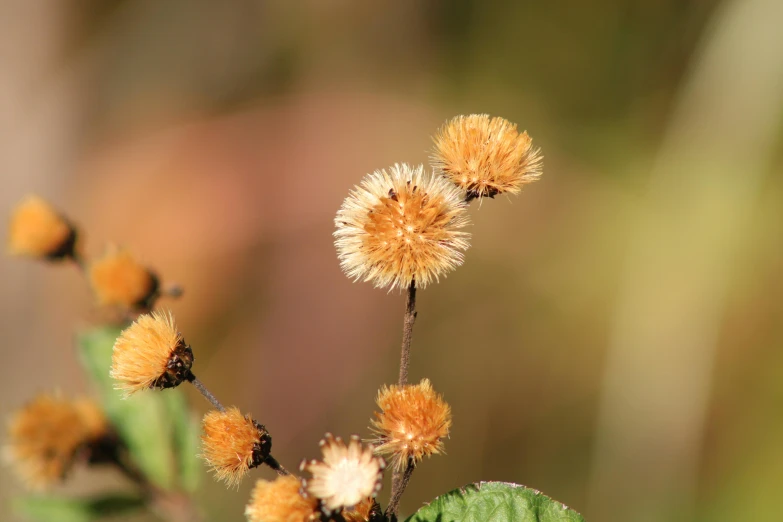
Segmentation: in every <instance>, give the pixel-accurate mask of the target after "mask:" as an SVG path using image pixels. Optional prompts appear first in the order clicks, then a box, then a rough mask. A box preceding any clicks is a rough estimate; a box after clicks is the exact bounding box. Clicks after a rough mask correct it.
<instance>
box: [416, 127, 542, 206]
mask: <svg viewBox="0 0 783 522" xmlns="http://www.w3.org/2000/svg"><path fill="white" fill-rule="evenodd" d="M433 140H434V142H435V148H434V151H433V155H432V158H431V159H432V164H433V166H434V167H435V169H436V170H437V171H439V172H441V173H442V174H443V175H444V176H446V178H448V179H449V180H450V181H451V182H452V183H454V184H455V185H457V186H458V187H459V188H460V189H462V190H463V191H465V194H466V199H467V200H468V201H470V200H471V199H474V198H483V197H485V196H488V197H490V198H493V197H495V196H496V195H497V194H503V193H506V192H508V193H510V194H517V193H519V191H520V190H521V189H522V185H525V184H526V183H531V182H533V181H536V180H537V179H538V178H539V177H541V169H542V162H543V157H542V156H541V154H540V152H539V150H538V149H534V148H533V146H532V142H533V140H532V139H531V138H530V136H528V134H527V132H523V133H522V134H520V133H519V132H518V131H517V126H516V125H515V124H513V123H511V122H509V121H508V120H505V119H503V118H498V117H495V118H492V119H490V117H489V116H488V115H486V114H471V115H470V116H457V117H456V118H454V119H452V120H451V121H450V122H448V123H446V124H445V125H444V126H443V127H442V128H441V129H440V131H439V132H438V133H437V135H436V136H435V137H434V138H433Z"/></svg>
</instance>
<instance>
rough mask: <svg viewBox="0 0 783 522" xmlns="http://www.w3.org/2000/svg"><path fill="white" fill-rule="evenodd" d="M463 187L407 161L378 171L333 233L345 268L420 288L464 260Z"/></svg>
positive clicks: (377, 280) (380, 281)
mask: <svg viewBox="0 0 783 522" xmlns="http://www.w3.org/2000/svg"><path fill="white" fill-rule="evenodd" d="M468 223H469V218H468V214H467V211H466V208H465V205H464V203H463V202H462V198H461V197H460V194H459V191H458V190H456V189H455V187H454V186H453V185H451V184H450V183H449V182H448V181H447V180H446V179H444V178H443V177H441V176H434V175H432V174H430V173H426V174H425V172H424V167H423V166H419V167H416V168H412V167H410V166H408V165H406V164H402V165H399V164H398V165H394V166H393V167H392V168H390V169H389V171H388V172H387V171H386V170H379V171H375V172H373V173H372V174H369V175H368V176H366V177H365V178H364V180H363V181H362V183H361V186H359V187H356V188H355V190H352V191H351V194H350V196H348V197H347V198H346V199H345V201H344V202H343V205H342V207H340V210H339V211H338V212H337V217H336V218H335V225H336V226H337V230H336V231H335V233H334V236H335V238H336V240H335V246H336V247H337V255H338V257H339V258H340V263H341V265H342V268H343V271H344V272H345V273H346V274H347V275H348V277H351V278H353V279H355V280H359V279H362V280H364V281H372V282H373V284H374V285H375V286H376V287H379V288H386V287H388V288H389V289H390V290H393V289H395V288H399V289H403V288H407V287H408V286H410V284H411V282H412V281H414V280H415V281H416V286H417V287H418V288H424V287H426V286H427V285H428V284H429V283H430V282H432V281H433V280H434V281H437V280H438V278H439V277H440V276H442V275H444V274H445V273H446V272H449V271H451V270H454V269H455V268H456V267H458V266H459V265H461V264H462V260H463V255H462V252H463V251H465V250H466V249H467V248H468V239H469V238H470V235H469V234H468V233H466V232H462V231H461V230H460V229H462V228H463V227H465V226H466V225H467V224H468Z"/></svg>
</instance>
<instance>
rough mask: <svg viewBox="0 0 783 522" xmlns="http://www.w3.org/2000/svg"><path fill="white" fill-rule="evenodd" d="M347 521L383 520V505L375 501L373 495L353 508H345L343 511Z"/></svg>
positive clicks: (366, 521) (367, 521)
mask: <svg viewBox="0 0 783 522" xmlns="http://www.w3.org/2000/svg"><path fill="white" fill-rule="evenodd" d="M342 515H343V518H344V519H345V522H369V521H370V520H376V519H380V520H383V518H382V517H383V515H382V514H381V506H379V505H378V502H376V501H375V499H374V498H373V497H367V498H365V499H364V500H362V501H361V502H359V503H358V504H356V506H354V508H353V509H350V510H345V511H343V512H342Z"/></svg>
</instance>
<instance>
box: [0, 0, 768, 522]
mask: <svg viewBox="0 0 783 522" xmlns="http://www.w3.org/2000/svg"><path fill="white" fill-rule="evenodd" d="M781 20H783V3H781V2H780V1H779V0H727V1H722V2H721V1H716V0H691V1H682V0H680V1H674V0H638V1H630V2H621V1H618V0H595V1H593V2H589V3H582V2H542V1H539V2H518V1H512V0H507V1H496V2H480V1H478V0H457V1H452V2H449V1H446V0H441V1H413V0H397V1H395V2H390V1H380V2H361V1H356V0H334V1H329V2H327V1H318V0H309V1H301V2H296V1H293V2H292V1H285V0H268V1H261V0H233V1H228V2H213V1H208V0H163V1H155V0H122V1H114V2H107V1H98V0H81V1H76V0H49V1H47V0H42V1H36V2H25V1H22V0H19V1H13V0H12V1H8V2H2V3H0V71H1V72H0V114H2V117H0V172H1V173H2V174H0V176H2V187H3V188H2V191H0V213H2V214H4V215H7V214H8V212H9V211H10V209H11V208H12V206H13V204H14V203H15V202H16V201H17V200H19V199H21V198H22V197H23V196H24V195H25V194H27V193H28V192H37V193H40V194H41V195H43V196H44V197H47V198H48V199H50V200H51V201H52V202H53V203H54V204H55V205H56V206H58V207H59V208H61V209H62V210H63V211H65V212H66V213H67V214H68V215H69V216H71V217H72V218H73V220H75V221H76V222H77V223H78V224H79V225H80V226H81V227H82V228H83V229H84V230H85V235H86V249H87V252H88V253H89V254H92V255H95V254H98V253H100V252H101V251H102V249H103V246H104V245H105V244H106V243H108V242H114V243H118V244H121V245H124V246H127V247H128V248H130V249H132V251H134V252H135V253H136V254H137V255H138V256H139V257H140V258H141V259H142V260H143V261H144V262H146V263H147V264H149V265H150V266H152V267H154V268H155V269H157V270H158V271H159V273H160V274H161V275H162V277H163V278H164V279H165V280H167V281H176V282H178V283H180V284H182V285H183V286H184V288H185V290H186V293H185V296H184V297H183V298H182V299H180V300H179V301H176V302H171V301H169V302H164V303H163V306H165V307H170V308H171V309H172V310H173V311H174V313H175V314H176V316H177V318H178V322H179V323H180V328H181V329H182V331H183V332H184V333H185V336H186V339H187V340H188V342H190V343H191V344H192V346H193V348H194V351H195V353H196V366H195V368H197V374H198V375H199V377H200V378H201V379H202V380H203V381H205V382H206V383H208V384H209V385H210V387H211V388H212V391H213V392H215V393H216V394H217V395H218V396H219V397H220V398H221V400H223V401H225V402H226V403H231V404H235V405H237V406H239V407H240V408H242V409H243V410H245V411H248V412H251V413H252V414H253V415H254V416H255V417H256V418H258V419H259V420H260V421H261V422H263V423H265V424H266V425H267V426H268V427H269V429H270V430H271V432H272V434H273V435H274V453H275V455H276V456H277V457H278V458H279V459H280V460H281V461H282V462H283V463H284V464H285V465H286V466H288V467H295V466H296V465H297V464H298V462H299V461H300V460H301V459H302V458H305V457H306V458H312V457H316V456H317V455H318V454H319V451H318V445H317V443H318V440H319V438H320V437H321V436H322V435H323V433H324V432H325V431H331V432H334V433H335V434H340V435H343V436H347V435H349V434H351V433H359V434H360V435H362V436H368V429H367V426H368V424H369V419H370V416H371V414H372V412H373V411H374V410H373V408H374V399H375V394H376V392H377V389H378V388H379V386H380V385H381V384H383V383H391V382H394V381H395V380H396V375H397V357H398V349H399V340H400V334H401V325H402V312H403V308H404V298H403V296H400V295H397V294H386V293H385V292H383V291H381V290H375V289H373V288H372V287H371V286H370V285H368V284H359V283H356V284H354V283H352V282H351V281H349V280H348V279H347V278H346V277H345V276H344V275H343V274H342V273H341V272H340V269H339V265H338V262H337V259H336V255H335V251H334V247H333V245H332V237H331V233H332V231H333V222H332V220H333V218H334V214H335V212H336V211H337V208H338V207H339V206H340V203H341V201H342V200H343V198H344V197H345V196H346V195H347V193H348V190H349V189H350V188H351V187H353V185H354V184H357V183H358V182H359V181H360V179H361V178H362V176H364V174H366V173H368V172H371V171H373V170H375V169H378V168H383V167H387V166H389V165H390V164H392V163H395V162H403V161H404V162H409V163H422V162H424V163H426V162H427V158H428V154H429V149H430V145H431V141H430V139H431V138H430V136H431V135H432V134H433V133H434V132H435V130H436V129H437V128H438V127H439V126H440V125H441V124H442V123H443V122H444V121H445V120H447V119H449V118H451V117H453V116H455V115H457V114H469V113H489V114H492V115H499V116H503V117H506V118H508V119H510V120H511V121H514V122H516V123H518V124H519V126H520V128H521V129H527V130H528V132H529V133H530V134H531V135H532V136H533V139H534V144H536V145H538V146H540V147H541V148H542V150H543V154H544V156H545V167H544V175H543V177H542V179H541V180H540V181H539V182H537V183H535V184H533V185H530V186H528V187H527V188H526V189H525V190H524V191H523V193H522V194H521V195H520V196H519V197H515V198H511V199H506V198H498V199H497V200H495V201H489V200H488V201H486V202H484V203H483V204H482V205H481V206H479V205H478V204H476V203H474V204H473V205H472V208H471V214H472V218H473V223H474V224H473V226H472V227H471V233H472V234H473V241H472V247H471V249H470V250H469V251H468V253H467V258H466V262H465V264H464V266H463V267H461V268H460V269H458V270H457V271H456V272H454V273H453V274H451V275H450V276H449V277H448V278H447V279H446V280H443V281H441V283H440V284H438V285H434V286H432V287H430V288H427V289H426V290H425V291H423V292H421V293H420V297H419V319H418V322H417V324H416V328H415V331H414V340H413V359H412V367H411V377H412V379H419V378H422V377H429V378H430V379H431V380H432V381H433V383H434V386H435V388H436V389H437V390H439V391H440V392H442V393H443V394H444V395H445V397H446V399H447V400H448V401H449V402H450V404H451V406H452V408H453V412H454V426H453V430H452V434H451V438H450V440H448V441H447V444H446V449H447V452H448V455H447V456H446V457H437V458H433V459H432V460H429V461H425V462H424V463H423V465H421V466H420V469H418V470H417V471H416V474H415V475H414V476H413V480H412V483H411V486H410V489H409V490H408V492H407V494H406V496H405V498H404V500H403V503H402V511H403V513H411V512H413V511H414V510H415V509H417V508H418V506H420V505H421V504H422V503H423V502H425V501H428V500H430V499H431V498H433V497H434V496H435V495H437V494H440V493H442V492H445V491H447V490H450V489H452V488H455V487H458V486H461V485H464V484H467V483H470V482H475V481H480V480H504V481H513V482H518V483H522V484H525V485H527V486H530V487H534V488H537V489H539V490H541V491H543V492H545V493H546V494H548V495H550V496H552V497H554V498H556V499H558V500H560V501H562V502H565V503H566V504H568V505H569V506H571V507H573V508H574V509H576V510H577V511H579V512H581V513H582V514H583V515H584V516H585V518H586V519H587V520H588V521H593V522H598V521H609V522H612V521H617V522H636V521H679V520H682V521H686V520H689V521H690V520H695V521H711V522H714V521H717V522H721V521H734V520H754V521H767V520H769V521H777V520H781V518H782V517H783V509H782V508H781V507H780V501H779V497H780V494H779V490H780V488H781V487H783V443H782V442H781V441H782V440H783V412H781V409H782V408H781V406H783V263H782V262H781V259H783V205H781V203H783V177H782V176H781V174H782V173H783V147H781V145H783V125H782V123H783V32H781V31H780V29H779V24H780V21H781ZM0 282H1V283H0V284H1V285H2V286H1V288H2V296H1V297H0V330H1V331H2V332H3V339H2V343H0V353H1V354H2V356H3V357H2V361H3V363H2V364H0V389H1V390H2V401H1V402H0V414H2V416H6V415H7V413H8V412H9V411H11V410H12V409H14V408H16V407H18V406H19V405H21V404H23V403H24V401H26V400H27V399H29V398H30V397H31V396H32V395H34V394H35V393H36V392H38V391H42V390H46V389H51V388H59V389H61V390H63V391H66V392H69V393H76V392H80V391H87V389H88V383H87V382H86V380H85V377H84V375H83V372H82V370H81V369H80V367H79V365H78V362H77V360H76V358H75V356H74V354H75V348H74V345H73V339H74V332H75V330H76V329H77V328H80V327H83V326H85V325H89V324H94V323H97V322H99V320H100V317H101V313H100V311H98V310H97V309H96V307H95V305H94V304H93V303H92V298H91V296H90V293H89V290H88V288H87V287H86V285H85V283H84V281H83V280H82V279H81V277H80V274H79V273H78V272H77V271H76V270H75V269H73V268H72V267H51V266H45V265H43V264H38V263H31V262H27V261H24V260H20V259H12V258H8V257H3V258H0ZM107 371H108V370H107ZM188 394H189V396H190V397H191V399H192V403H193V407H194V409H196V410H197V411H199V412H203V411H205V409H206V403H205V402H204V401H203V400H201V399H200V398H199V397H198V396H196V395H195V394H194V393H193V390H188ZM205 473H206V470H205ZM271 476H272V472H271V471H269V470H256V471H254V472H252V474H251V477H250V479H247V480H245V481H244V483H243V484H242V486H241V487H240V489H239V491H235V490H227V489H226V488H225V487H223V485H221V484H217V483H215V482H214V481H212V480H205V481H204V490H203V494H202V495H200V500H201V501H202V502H203V507H204V509H205V511H206V513H207V514H208V520H243V516H242V512H243V509H244V504H245V503H246V501H247V498H248V495H249V490H250V487H251V485H252V483H253V480H254V479H255V478H257V477H266V478H271ZM123 486H124V483H123V482H122V479H121V478H120V477H118V476H116V475H115V474H113V473H111V472H109V471H106V472H103V471H97V472H93V471H79V472H77V473H76V474H75V475H74V476H73V479H72V480H71V481H69V483H68V484H67V485H66V486H65V487H64V488H63V491H65V492H74V493H85V492H91V491H97V490H103V489H117V488H121V487H123ZM21 492H22V490H21V488H20V486H19V484H18V483H17V482H16V481H15V480H14V478H13V477H12V476H10V474H9V473H8V471H7V470H6V469H2V470H0V503H2V505H1V506H0V512H2V513H3V515H2V517H0V518H2V519H3V520H15V518H14V517H13V515H11V514H10V513H8V509H9V508H8V502H9V500H10V499H11V498H13V497H14V496H16V495H18V494H20V493H21ZM387 495H388V484H387V486H386V487H385V489H384V492H383V493H382V499H383V502H384V504H385V499H386V496H387Z"/></svg>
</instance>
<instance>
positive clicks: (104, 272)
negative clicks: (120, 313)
mask: <svg viewBox="0 0 783 522" xmlns="http://www.w3.org/2000/svg"><path fill="white" fill-rule="evenodd" d="M88 275H89V278H90V284H91V285H92V289H93V292H95V296H96V297H97V299H98V302H99V303H100V304H102V305H109V306H111V305H116V306H121V307H124V308H129V309H135V310H139V309H142V310H144V309H149V308H151V307H152V305H153V302H152V301H153V300H154V297H155V294H156V292H157V290H158V278H157V277H156V276H155V274H154V273H153V272H152V271H151V270H149V269H148V268H146V267H144V266H142V265H141V264H139V262H138V261H136V260H135V259H134V258H133V256H132V255H131V254H130V253H129V252H128V251H126V250H118V249H110V250H109V251H107V252H106V254H105V255H104V256H103V257H102V258H101V259H98V260H97V261H94V262H93V263H91V264H90V267H89V273H88Z"/></svg>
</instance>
